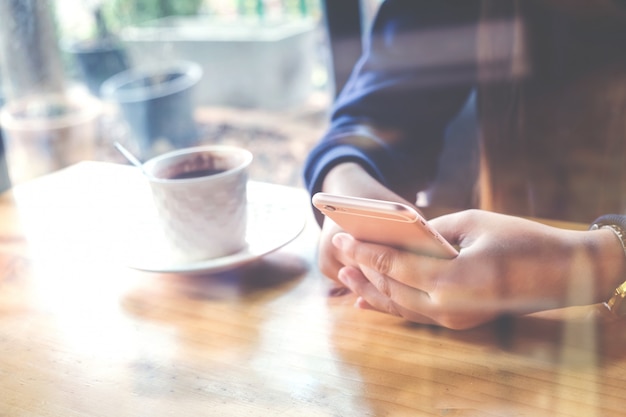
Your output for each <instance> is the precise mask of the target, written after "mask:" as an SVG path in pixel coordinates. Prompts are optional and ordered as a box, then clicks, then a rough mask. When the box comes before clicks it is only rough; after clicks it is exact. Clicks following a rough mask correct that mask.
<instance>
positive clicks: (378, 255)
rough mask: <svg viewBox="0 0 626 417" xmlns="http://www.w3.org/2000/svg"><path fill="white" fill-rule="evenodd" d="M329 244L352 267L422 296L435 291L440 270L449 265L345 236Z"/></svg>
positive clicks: (441, 260) (342, 234)
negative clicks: (388, 279)
mask: <svg viewBox="0 0 626 417" xmlns="http://www.w3.org/2000/svg"><path fill="white" fill-rule="evenodd" d="M332 244H333V245H334V246H335V247H336V248H337V249H338V251H340V252H342V253H343V254H344V255H343V256H345V257H346V258H348V259H352V263H353V265H355V266H356V265H358V266H359V267H360V268H361V269H364V268H368V269H370V270H372V271H376V272H377V273H378V274H380V275H382V276H387V277H391V278H393V280H395V281H398V282H401V283H403V284H405V285H407V286H409V287H411V288H415V289H419V290H421V291H423V292H426V293H430V292H432V291H434V290H435V289H436V288H437V278H438V277H439V276H440V274H441V272H442V268H445V266H446V262H449V261H447V260H444V259H438V258H432V257H428V256H419V255H415V254H413V253H410V252H406V251H401V250H396V249H393V248H390V247H388V246H383V245H376V244H369V243H363V242H358V241H356V240H355V239H354V238H353V237H352V236H350V235H349V234H346V233H338V234H336V235H335V236H333V238H332Z"/></svg>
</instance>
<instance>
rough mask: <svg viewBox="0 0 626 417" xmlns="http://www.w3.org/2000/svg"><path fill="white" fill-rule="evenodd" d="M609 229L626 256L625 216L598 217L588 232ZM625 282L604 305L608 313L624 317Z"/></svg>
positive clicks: (606, 215) (625, 304) (625, 315)
mask: <svg viewBox="0 0 626 417" xmlns="http://www.w3.org/2000/svg"><path fill="white" fill-rule="evenodd" d="M599 229H610V230H611V231H612V232H613V233H615V236H617V238H618V239H619V242H620V244H621V245H622V250H623V251H624V255H626V216H621V215H619V214H605V215H604V216H600V217H598V218H597V219H596V220H595V221H594V222H593V223H592V224H591V227H590V228H589V230H599ZM625 299H626V281H624V282H623V283H622V284H620V285H619V286H618V287H617V288H616V289H615V291H614V292H613V295H612V296H611V298H609V300H608V301H606V302H605V303H604V305H605V306H606V307H607V308H608V309H609V311H610V312H612V313H614V314H616V315H618V316H620V317H626V302H624V300H625Z"/></svg>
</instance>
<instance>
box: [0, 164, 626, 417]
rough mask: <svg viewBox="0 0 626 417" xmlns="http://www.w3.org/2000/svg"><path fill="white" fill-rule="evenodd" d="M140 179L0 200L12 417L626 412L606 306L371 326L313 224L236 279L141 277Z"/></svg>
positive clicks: (1, 335)
mask: <svg viewBox="0 0 626 417" xmlns="http://www.w3.org/2000/svg"><path fill="white" fill-rule="evenodd" d="M136 174H137V173H136V172H135V171H133V169H132V168H129V167H126V166H121V165H116V164H109V163H95V162H85V163H80V164H78V165H74V166H72V167H70V168H68V169H65V170H62V171H59V172H57V173H55V174H51V175H48V176H44V177H41V178H39V179H37V180H34V181H30V182H27V183H24V184H22V185H19V186H17V187H15V188H14V189H13V190H12V191H11V192H7V193H5V194H3V195H2V196H1V197H0V399H1V400H0V414H1V415H7V416H9V415H10V416H18V417H19V416H32V415H37V416H60V415H62V416H71V415H89V416H107V417H108V416H111V415H116V416H137V415H150V416H166V415H168V416H169V415H196V416H202V415H207V416H208V415H211V416H213V415H219V416H227V415H228V416H230V415H233V416H235V415H236V416H240V415H249V416H252V415H254V416H257V415H258V416H268V415H272V416H274V415H284V416H367V415H371V416H383V415H390V416H402V415H411V416H416V415H434V416H441V415H447V416H451V415H454V416H459V415H463V416H466V415H472V416H476V415H481V416H482V415H497V416H503V415H527V416H555V415H569V416H618V415H622V413H623V404H625V400H626V386H625V385H624V378H625V375H626V324H625V323H624V322H621V321H618V320H615V319H613V318H612V317H611V316H610V315H609V314H608V313H606V312H605V311H604V310H603V309H602V308H601V307H600V306H591V307H584V308H573V309H567V310H560V311H553V312H548V313H544V314H536V315H531V316H526V317H520V318H507V319H502V320H500V321H498V322H495V323H492V324H490V325H487V326H483V327H480V328H477V329H474V330H470V331H463V332H459V331H448V330H443V329H439V328H433V327H428V326H418V325H411V324H408V323H406V322H404V321H402V320H399V319H397V318H394V317H390V316H387V315H383V314H379V313H375V312H369V311H360V310H357V309H355V308H353V303H354V297H353V295H351V294H345V293H342V292H341V291H337V290H336V289H334V288H333V286H332V285H331V283H330V281H329V280H327V279H326V278H324V277H323V276H321V274H320V273H319V271H318V270H317V267H316V265H315V256H316V244H317V237H318V228H317V225H316V224H315V223H314V221H313V220H312V217H311V215H310V212H308V213H307V216H309V219H308V222H307V226H306V228H305V230H304V232H303V233H302V234H301V235H300V236H299V237H298V238H297V239H295V240H294V241H293V242H291V243H289V244H288V245H286V246H285V247H283V248H281V249H279V250H277V251H275V252H273V253H271V254H269V255H267V256H265V257H263V258H261V259H259V260H257V261H256V262H251V263H248V264H246V265H245V266H242V267H240V268H237V269H235V270H231V271H224V272H221V273H217V274H212V275H203V274H192V275H185V274H166V273H147V272H141V271H137V270H133V269H130V268H128V267H127V266H126V265H125V264H124V263H123V262H122V260H123V257H121V256H120V251H119V248H120V247H123V245H124V242H125V241H126V239H130V238H129V237H128V236H129V231H130V230H129V228H132V225H131V226H129V225H128V222H127V219H128V218H132V215H133V213H134V212H133V210H136V209H137V208H138V207H140V204H139V203H138V201H139V200H140V195H141V191H140V190H141V187H142V182H141V178H140V177H138V176H137V175H136ZM288 193H290V194H289V195H290V197H289V199H291V201H292V202H293V201H297V202H301V203H302V207H303V208H302V210H310V208H309V206H308V199H307V198H306V195H305V193H304V191H303V190H301V189H297V188H290V189H289V191H288Z"/></svg>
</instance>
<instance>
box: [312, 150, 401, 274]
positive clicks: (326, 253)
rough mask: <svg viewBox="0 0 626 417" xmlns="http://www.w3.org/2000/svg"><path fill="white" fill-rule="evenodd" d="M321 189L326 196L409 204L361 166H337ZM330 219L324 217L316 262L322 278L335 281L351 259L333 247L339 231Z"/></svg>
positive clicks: (351, 164)
mask: <svg viewBox="0 0 626 417" xmlns="http://www.w3.org/2000/svg"><path fill="white" fill-rule="evenodd" d="M322 190H323V191H324V192H327V193H333V194H339V195H348V196H352V197H363V198H376V199H379V200H388V201H396V202H401V203H404V204H409V205H410V204H411V203H409V202H407V201H406V200H404V199H403V198H402V197H400V196H398V195H397V194H395V193H393V192H392V191H390V190H389V189H387V188H386V187H384V186H383V185H382V184H381V183H379V182H378V181H376V179H374V178H373V177H372V176H370V175H369V174H368V173H367V171H365V169H363V167H361V166H360V165H358V164H356V163H353V162H347V163H343V164H340V165H337V166H336V167H334V168H333V169H331V170H330V172H329V173H328V174H327V175H326V177H325V179H324V184H323V187H322ZM341 231H342V230H341V228H340V227H339V226H337V224H335V223H334V222H333V221H332V220H331V219H328V218H325V219H324V224H323V226H322V233H321V236H320V243H319V257H318V263H319V267H320V270H321V271H322V273H324V275H326V276H327V277H329V278H332V279H334V280H337V274H338V272H339V270H340V269H341V268H342V267H343V266H345V265H350V260H349V259H347V258H346V257H345V256H343V255H342V253H340V251H338V250H337V248H336V247H335V246H334V245H333V244H332V241H331V240H332V237H333V236H334V235H335V234H337V233H339V232H341Z"/></svg>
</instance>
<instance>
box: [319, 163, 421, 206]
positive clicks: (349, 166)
mask: <svg viewBox="0 0 626 417" xmlns="http://www.w3.org/2000/svg"><path fill="white" fill-rule="evenodd" d="M322 191H323V192H326V193H331V194H339V195H348V196H352V197H362V198H374V199H378V200H388V201H397V202H402V203H404V204H413V203H410V202H408V201H406V200H405V199H404V198H402V197H400V196H399V195H398V194H396V193H394V192H393V191H391V190H390V189H389V188H387V187H386V186H384V185H383V184H382V183H381V182H379V181H378V180H377V179H376V178H374V177H373V176H371V175H370V174H369V173H368V172H367V170H366V169H365V168H364V167H363V166H361V165H360V164H358V163H357V162H342V163H340V164H337V165H335V166H334V167H333V168H331V169H330V170H329V171H328V173H327V174H326V176H325V177H324V181H323V183H322Z"/></svg>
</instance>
